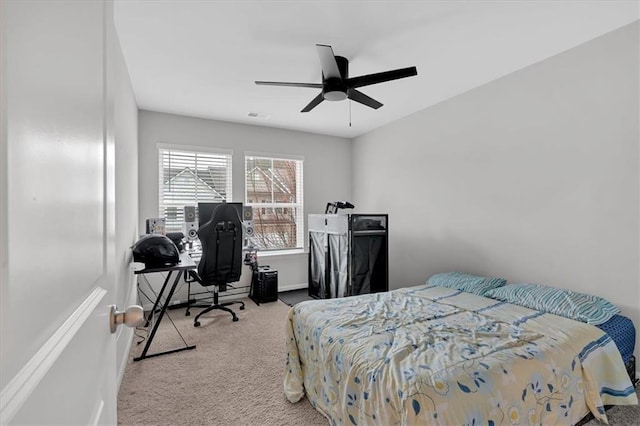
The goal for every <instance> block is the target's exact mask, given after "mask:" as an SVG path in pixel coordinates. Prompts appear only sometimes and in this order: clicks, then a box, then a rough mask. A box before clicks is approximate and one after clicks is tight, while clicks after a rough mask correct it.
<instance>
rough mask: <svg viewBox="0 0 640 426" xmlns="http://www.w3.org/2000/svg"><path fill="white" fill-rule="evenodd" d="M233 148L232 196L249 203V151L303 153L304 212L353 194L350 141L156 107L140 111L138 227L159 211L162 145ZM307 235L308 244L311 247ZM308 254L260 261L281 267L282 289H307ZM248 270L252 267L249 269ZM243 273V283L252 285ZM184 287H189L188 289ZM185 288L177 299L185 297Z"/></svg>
mask: <svg viewBox="0 0 640 426" xmlns="http://www.w3.org/2000/svg"><path fill="white" fill-rule="evenodd" d="M160 142H161V143H169V144H177V145H179V144H183V145H189V146H202V147H215V148H222V149H231V150H233V164H232V168H233V200H232V201H237V202H243V201H244V190H245V188H244V155H245V152H247V151H248V152H260V153H267V154H274V155H278V154H282V155H296V156H302V157H304V166H303V172H304V176H303V179H304V215H305V229H306V220H307V219H306V218H307V215H308V214H309V213H324V209H325V206H326V203H327V202H329V201H335V200H349V199H350V198H351V172H350V167H351V143H350V141H349V139H343V138H338V137H333V136H324V135H317V134H312V133H302V132H296V131H291V130H283V129H275V128H270V127H261V126H248V125H244V124H235V123H229V122H222V121H214V120H207V119H202V118H193V117H185V116H179V115H173V114H164V113H159V112H152V111H142V110H141V111H140V115H139V161H138V164H139V188H140V189H139V197H140V198H139V202H140V203H139V205H140V210H139V227H140V228H139V229H140V230H144V229H145V226H144V221H145V219H146V218H149V217H157V215H158V150H157V147H156V144H157V143H160ZM306 235H307V234H306V233H305V247H306V246H307V241H306ZM307 256H308V255H307V254H305V253H300V254H290V255H285V256H269V257H266V256H262V255H261V254H260V253H259V254H258V258H259V262H260V264H261V265H266V264H268V265H270V266H271V267H272V268H274V269H277V270H278V288H279V290H283V289H288V288H300V287H305V286H306V283H307ZM245 271H246V272H248V271H249V269H248V268H246V269H245ZM249 280H250V276H249V274H248V273H245V272H243V274H242V279H241V281H240V285H248V282H249ZM183 290H184V289H183ZM184 294H186V293H184V291H181V292H180V293H178V294H177V296H176V297H175V298H174V299H177V300H184Z"/></svg>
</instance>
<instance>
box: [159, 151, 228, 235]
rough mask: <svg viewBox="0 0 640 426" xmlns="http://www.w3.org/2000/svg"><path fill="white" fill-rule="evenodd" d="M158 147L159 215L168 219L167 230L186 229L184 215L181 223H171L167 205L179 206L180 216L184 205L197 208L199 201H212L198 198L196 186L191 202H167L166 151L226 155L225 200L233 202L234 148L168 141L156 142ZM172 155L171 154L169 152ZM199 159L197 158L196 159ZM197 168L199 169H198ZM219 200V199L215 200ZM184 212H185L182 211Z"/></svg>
mask: <svg viewBox="0 0 640 426" xmlns="http://www.w3.org/2000/svg"><path fill="white" fill-rule="evenodd" d="M156 149H157V152H158V158H157V160H158V163H157V164H158V215H159V216H158V217H164V218H165V220H166V221H167V223H166V229H167V232H179V231H184V230H183V229H182V227H183V225H182V224H183V223H184V217H183V218H182V220H181V221H180V222H179V223H180V224H181V225H180V226H178V225H170V223H169V220H168V218H167V217H166V215H165V213H166V208H167V207H176V208H177V217H178V218H179V217H180V212H181V211H182V212H184V206H187V205H188V206H195V207H196V208H197V206H198V203H199V202H211V200H210V199H204V198H203V199H198V198H197V189H195V188H194V199H193V201H192V202H191V203H189V204H187V203H184V204H183V203H182V202H177V203H171V202H167V201H166V198H165V195H164V189H165V185H166V184H165V182H164V172H165V168H164V165H163V158H164V156H165V155H167V154H165V153H164V152H167V151H169V152H183V153H188V154H194V155H195V156H196V158H197V155H198V154H200V155H202V156H206V155H214V156H223V157H226V158H225V160H226V163H227V166H226V171H225V174H226V178H225V180H226V182H225V201H228V202H231V200H233V150H229V149H221V148H214V147H208V146H194V145H180V144H168V143H157V144H156ZM169 155H171V154H169ZM196 161H197V159H196ZM196 170H197V169H196ZM196 176H197V171H196ZM215 202H217V201H215ZM182 214H184V213H182Z"/></svg>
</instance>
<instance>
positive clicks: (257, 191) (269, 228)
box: [245, 156, 304, 250]
mask: <svg viewBox="0 0 640 426" xmlns="http://www.w3.org/2000/svg"><path fill="white" fill-rule="evenodd" d="M302 188H303V185H302V160H291V159H283V158H268V157H255V156H247V157H245V205H247V206H251V207H253V228H254V236H253V238H252V242H253V244H254V245H255V246H257V247H258V248H260V249H262V250H282V249H294V248H302V247H304V212H303V203H302V201H303V192H302Z"/></svg>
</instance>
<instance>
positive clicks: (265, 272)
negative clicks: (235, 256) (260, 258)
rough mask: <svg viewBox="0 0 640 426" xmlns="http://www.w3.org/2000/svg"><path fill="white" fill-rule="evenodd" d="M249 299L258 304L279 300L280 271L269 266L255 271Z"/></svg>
mask: <svg viewBox="0 0 640 426" xmlns="http://www.w3.org/2000/svg"><path fill="white" fill-rule="evenodd" d="M249 297H250V298H251V299H252V300H253V301H254V302H256V303H257V304H260V303H267V302H275V301H276V300H278V271H277V270H275V269H271V268H269V267H268V266H261V267H259V268H258V270H257V271H253V277H252V279H251V292H250V294H249Z"/></svg>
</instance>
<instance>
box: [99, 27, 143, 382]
mask: <svg viewBox="0 0 640 426" xmlns="http://www.w3.org/2000/svg"><path fill="white" fill-rule="evenodd" d="M110 24H111V25H113V22H110ZM110 30H111V31H110V32H108V33H107V34H108V36H109V39H108V46H109V48H110V50H109V55H110V56H109V58H108V59H109V63H108V65H109V74H110V75H109V79H108V83H107V84H111V85H112V88H111V89H112V90H110V92H111V93H112V96H113V136H114V142H115V147H114V148H115V153H114V158H115V200H114V202H115V238H116V241H115V280H116V285H115V293H116V294H115V303H116V305H117V306H118V308H120V309H121V310H124V309H126V308H127V307H129V306H131V305H134V304H136V303H137V301H136V299H137V291H136V290H137V289H136V282H135V279H134V275H133V273H132V271H131V268H130V264H131V262H132V260H133V259H132V256H131V249H130V247H131V245H132V244H133V243H134V242H135V241H136V240H137V239H138V106H137V104H136V99H135V95H134V93H133V87H132V86H131V79H130V77H129V72H128V70H127V65H126V63H125V60H124V56H123V55H122V49H121V46H120V41H119V40H118V36H117V34H116V32H115V28H114V27H113V26H111V28H110ZM133 331H134V329H133V328H130V327H119V328H118V331H117V333H118V334H117V339H116V362H117V372H118V383H120V380H121V379H122V375H123V374H124V370H125V367H126V363H127V360H128V356H129V348H130V347H131V342H132V339H133Z"/></svg>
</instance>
